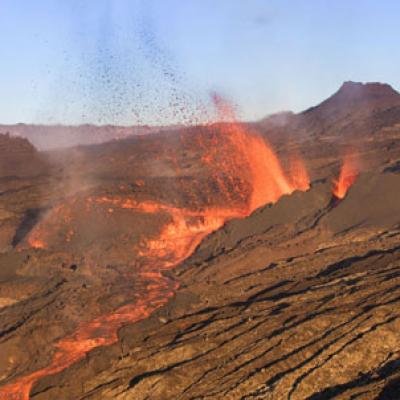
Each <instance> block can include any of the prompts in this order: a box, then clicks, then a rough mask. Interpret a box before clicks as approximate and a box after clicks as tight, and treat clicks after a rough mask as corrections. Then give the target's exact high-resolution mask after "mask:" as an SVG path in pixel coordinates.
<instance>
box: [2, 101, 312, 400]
mask: <svg viewBox="0 0 400 400" xmlns="http://www.w3.org/2000/svg"><path fill="white" fill-rule="evenodd" d="M214 103H215V106H216V108H217V111H218V115H219V118H220V119H222V120H223V121H224V120H225V121H226V120H228V122H222V123H218V124H213V125H210V126H207V127H206V128H205V134H204V135H205V136H207V140H205V139H204V137H203V136H202V135H200V136H199V137H198V138H197V139H196V140H198V141H199V142H198V148H199V150H200V152H201V151H202V153H203V154H202V156H201V161H202V163H203V165H204V166H205V168H207V169H208V170H209V171H210V179H209V181H210V182H211V184H210V185H211V186H210V187H211V189H209V192H210V193H206V194H205V198H206V199H207V204H206V205H205V206H203V207H197V208H179V207H174V206H171V205H167V204H163V203H160V202H156V201H144V202H138V201H136V200H135V199H132V198H121V197H115V196H101V197H94V196H92V197H88V198H87V199H86V206H87V207H89V208H90V207H92V206H93V205H95V204H103V205H104V206H105V207H106V209H107V213H108V214H110V217H112V216H113V215H114V213H113V212H112V211H110V210H113V209H114V208H123V209H132V210H136V211H141V212H144V213H167V214H168V215H169V217H170V218H169V222H167V223H166V224H165V225H164V226H163V227H162V229H161V230H160V232H159V234H158V236H157V237H154V238H150V239H147V240H146V241H143V242H142V243H141V244H140V251H139V259H140V260H139V262H140V264H141V265H142V268H141V270H140V272H138V276H135V280H138V281H139V282H140V284H141V287H142V286H143V287H145V290H144V291H143V292H141V293H138V295H137V298H135V299H133V301H132V303H131V304H128V305H124V306H122V307H119V308H117V309H116V310H114V311H113V312H112V313H110V314H104V315H100V316H98V317H97V318H95V319H93V320H92V321H90V322H84V323H81V324H80V325H79V326H78V327H77V329H76V331H75V332H74V333H73V334H72V335H70V336H67V337H65V338H64V339H62V340H60V341H59V342H58V343H57V344H56V345H55V346H56V351H55V354H54V356H53V359H52V361H51V363H50V365H48V366H47V367H45V368H43V369H41V370H38V371H35V372H33V373H31V374H30V375H26V376H22V377H20V378H18V379H17V380H16V381H15V382H14V383H11V384H8V385H6V386H4V387H2V388H1V389H0V399H1V400H28V399H29V393H30V390H31V388H32V385H33V384H34V383H35V382H36V381H37V380H39V379H40V378H43V377H45V376H48V375H52V374H56V373H58V372H60V371H62V370H64V369H65V368H67V367H69V366H70V365H72V364H73V363H75V362H77V361H78V360H81V359H82V358H83V357H84V356H85V354H86V353H88V352H89V351H90V350H92V349H94V348H96V347H98V346H105V345H110V344H112V343H115V342H116V341H117V340H118V336H117V332H118V329H119V328H120V327H121V326H123V325H126V324H128V323H133V322H136V321H140V320H142V319H145V318H147V317H148V316H149V315H150V314H151V313H152V312H153V311H155V310H156V309H158V308H159V307H161V306H163V305H164V304H166V303H167V302H168V300H169V299H170V298H171V297H172V296H173V295H174V293H175V291H176V289H177V287H178V285H177V283H175V282H174V281H172V280H171V279H169V278H167V277H166V276H164V275H163V271H165V270H168V269H171V268H174V267H175V266H176V265H178V264H179V263H181V262H182V261H183V260H185V259H187V258H188V257H189V256H190V255H191V254H192V253H193V252H194V251H195V249H196V247H197V246H198V245H199V244H200V242H201V241H202V240H203V238H204V237H205V236H206V235H208V234H210V233H211V232H213V231H215V230H217V229H219V228H220V227H221V226H223V224H224V223H225V222H226V221H227V220H229V219H232V218H238V217H239V218H241V217H245V216H247V215H249V214H250V213H251V212H252V211H254V210H255V209H256V208H258V207H260V206H262V205H264V204H266V203H273V202H276V201H277V200H278V199H279V198H280V197H281V196H283V195H285V194H290V193H292V192H293V191H295V190H307V189H308V187H309V179H308V174H307V171H306V170H305V167H304V163H303V162H302V161H301V159H300V158H299V157H297V158H296V159H295V160H294V161H293V165H292V166H291V168H290V173H289V176H286V174H285V172H284V170H283V168H282V166H281V163H280V161H279V159H278V156H277V155H276V154H275V153H274V151H273V149H272V147H271V146H270V145H269V144H268V142H267V141H266V140H265V139H264V138H263V137H262V136H260V135H259V134H258V133H257V132H255V131H251V130H250V129H248V128H245V126H244V125H242V124H240V123H238V122H237V120H236V117H235V113H234V111H233V108H232V107H231V106H230V105H229V104H228V103H226V102H225V101H223V100H222V99H221V98H220V97H218V96H214ZM215 193H217V194H218V193H221V194H222V195H223V198H224V203H223V204H226V206H221V205H220V204H221V202H220V203H218V205H210V204H208V201H209V199H212V196H215ZM68 210H69V209H68V207H66V206H64V205H60V206H57V207H55V208H54V209H53V210H51V211H50V212H49V213H48V214H47V215H46V216H45V217H44V218H43V220H42V221H41V222H40V223H39V224H38V226H37V227H36V229H34V230H33V231H32V233H31V234H30V236H29V238H28V243H29V244H30V246H31V247H33V248H42V249H43V248H47V247H48V242H49V241H50V240H51V236H52V235H53V234H54V233H55V232H56V233H57V232H58V231H57V229H58V228H57V226H58V224H59V222H60V221H62V222H63V223H65V224H68V222H69V219H70V218H71V215H72V214H71V213H70V212H69V211H68ZM63 235H64V236H65V234H63ZM73 235H74V231H73V230H72V229H69V230H68V231H67V234H66V236H65V241H66V242H69V241H70V240H71V238H72V236H73Z"/></svg>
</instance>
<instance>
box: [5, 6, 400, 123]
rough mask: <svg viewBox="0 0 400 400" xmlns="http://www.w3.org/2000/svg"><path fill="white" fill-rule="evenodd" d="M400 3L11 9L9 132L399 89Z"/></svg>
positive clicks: (193, 116) (279, 106) (247, 109)
mask: <svg viewBox="0 0 400 400" xmlns="http://www.w3.org/2000/svg"><path fill="white" fill-rule="evenodd" d="M399 16H400V2H398V1H395V0H392V1H372V0H363V1H362V0H353V1H349V0H335V1H328V0H296V1H289V0H218V1H217V0H35V1H26V0H0V38H1V39H0V57H1V58H0V89H1V96H0V123H17V122H26V123H30V122H33V123H51V124H52V123H63V124H79V123H87V122H91V123H98V124H106V123H111V124H124V125H126V124H137V123H150V124H163V123H174V122H196V120H197V118H201V116H202V115H204V110H207V108H208V107H209V93H210V92H211V91H217V92H219V93H221V94H222V95H224V96H226V97H227V98H228V99H230V100H231V101H232V102H234V103H235V104H237V107H238V109H239V110H240V116H241V118H243V119H248V120H249V119H257V118H262V117H263V116H265V115H267V114H270V113H273V112H277V111H282V110H293V111H301V110H303V109H305V108H308V107H309V106H311V105H314V104H316V103H318V102H320V101H321V100H323V99H324V98H326V97H327V96H329V95H330V94H332V93H333V92H334V91H336V90H337V89H338V87H339V86H340V85H341V83H342V82H343V81H345V80H355V81H383V82H387V83H390V84H391V85H392V86H393V87H394V88H397V89H400V75H399V74H398V70H399V67H400V52H399V51H398V46H399V45H398V41H399V37H400V24H399V23H398V18H399Z"/></svg>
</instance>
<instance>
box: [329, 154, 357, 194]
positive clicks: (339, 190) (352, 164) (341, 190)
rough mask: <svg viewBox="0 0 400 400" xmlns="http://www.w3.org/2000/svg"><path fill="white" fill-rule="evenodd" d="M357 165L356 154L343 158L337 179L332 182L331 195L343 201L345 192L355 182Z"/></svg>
mask: <svg viewBox="0 0 400 400" xmlns="http://www.w3.org/2000/svg"><path fill="white" fill-rule="evenodd" d="M359 164H360V163H359V159H358V157H357V155H356V154H352V155H349V154H347V155H346V156H345V157H344V159H343V165H342V168H341V170H340V173H339V177H338V179H335V180H334V181H333V195H334V196H335V197H336V198H337V199H340V200H341V199H344V197H345V196H346V193H347V191H348V190H349V188H350V187H351V186H352V185H353V184H354V182H355V181H356V179H357V177H358V174H359Z"/></svg>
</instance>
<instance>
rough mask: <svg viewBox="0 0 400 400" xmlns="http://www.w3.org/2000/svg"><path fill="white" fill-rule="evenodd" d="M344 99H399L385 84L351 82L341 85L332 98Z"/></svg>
mask: <svg viewBox="0 0 400 400" xmlns="http://www.w3.org/2000/svg"><path fill="white" fill-rule="evenodd" d="M336 96H338V97H342V98H343V97H345V98H347V99H352V98H359V97H366V98H371V97H375V98H376V97H379V98H381V97H387V98H391V97H399V96H400V94H399V93H398V92H396V90H394V89H393V88H392V87H391V86H390V85H388V84H387V83H380V82H367V83H362V82H353V81H346V82H344V83H343V84H342V86H341V87H340V89H339V90H338V91H337V92H336V93H335V95H334V97H336Z"/></svg>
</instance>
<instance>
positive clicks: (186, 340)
mask: <svg viewBox="0 0 400 400" xmlns="http://www.w3.org/2000/svg"><path fill="white" fill-rule="evenodd" d="M215 102H216V107H217V109H218V111H219V112H220V116H221V119H222V120H224V119H225V118H227V120H228V121H229V122H222V123H218V124H213V125H211V126H203V127H191V128H179V129H178V128H175V129H173V128H171V129H166V128H164V129H162V131H161V132H158V133H153V134H149V135H140V136H138V135H136V136H130V137H126V138H124V139H120V140H113V141H110V142H106V143H98V144H91V145H87V146H76V147H71V148H64V149H53V150H47V151H38V150H36V149H35V148H34V147H33V146H32V145H31V144H30V143H29V142H28V140H26V139H23V138H20V137H14V136H9V135H0V155H1V158H0V160H1V161H0V399H1V400H3V399H11V400H16V399H18V400H19V399H23V400H25V399H29V398H31V399H35V400H36V399H37V400H45V399H51V400H53V399H74V400H75V399H152V400H153V399H155V400H157V399H160V400H163V399H193V400H194V399H278V400H280V399H292V400H295V399H296V400H297V399H310V400H311V399H312V400H317V399H320V400H325V399H360V400H364V399H379V400H385V399H386V400H388V399H400V94H399V93H397V92H396V91H394V90H393V89H392V88H391V87H390V86H389V85H384V84H379V83H373V84H360V83H353V82H346V83H345V84H344V85H343V86H342V87H341V88H340V90H339V91H338V92H337V93H335V94H334V95H333V96H332V97H330V98H329V99H327V100H326V101H324V102H323V103H321V104H320V105H318V106H316V107H313V108H311V109H309V110H306V111H305V112H302V113H300V114H291V113H288V114H281V115H278V116H273V117H269V118H266V119H264V120H262V121H259V122H257V123H251V124H240V123H238V122H236V121H235V118H234V115H233V112H232V110H231V109H230V108H229V106H228V105H226V104H225V103H224V102H223V101H222V100H221V99H218V98H217V99H215ZM8 131H9V130H8ZM11 133H12V132H11ZM268 142H270V143H271V147H269V145H268ZM306 170H307V171H306ZM308 177H309V179H308Z"/></svg>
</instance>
